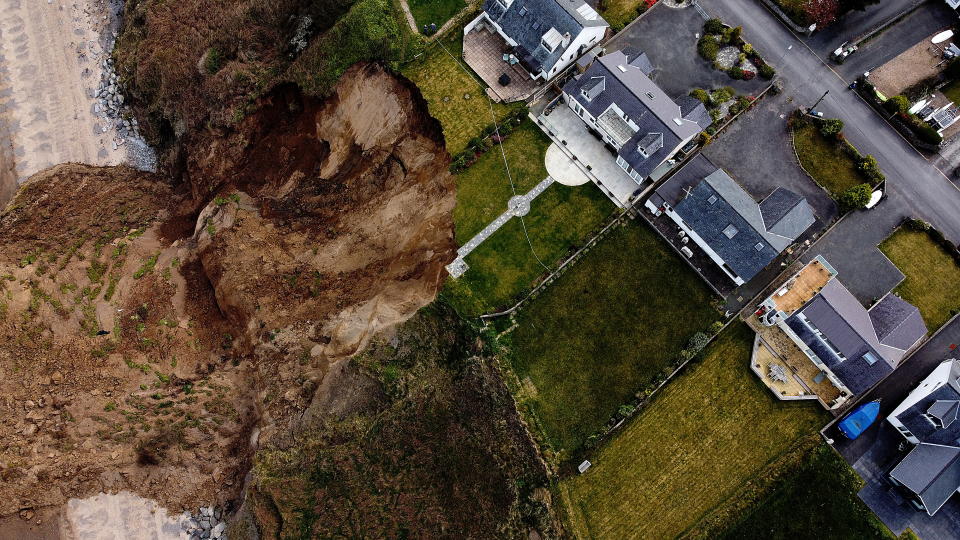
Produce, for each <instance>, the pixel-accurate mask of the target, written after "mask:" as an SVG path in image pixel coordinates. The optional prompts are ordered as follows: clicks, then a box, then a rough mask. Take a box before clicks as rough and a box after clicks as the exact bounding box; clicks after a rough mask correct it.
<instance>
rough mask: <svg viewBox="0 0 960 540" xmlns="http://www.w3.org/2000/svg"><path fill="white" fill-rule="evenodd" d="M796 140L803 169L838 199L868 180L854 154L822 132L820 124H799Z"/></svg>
mask: <svg viewBox="0 0 960 540" xmlns="http://www.w3.org/2000/svg"><path fill="white" fill-rule="evenodd" d="M793 142H794V146H796V148H797V155H798V156H799V157H800V163H801V164H803V168H804V169H806V170H807V172H808V173H810V176H813V178H814V179H815V180H816V181H817V183H819V184H820V185H821V186H823V187H824V188H826V190H827V191H829V192H830V193H831V194H832V195H833V197H834V198H837V197H839V196H840V195H842V194H843V192H844V191H846V190H848V189H850V188H852V187H853V186H856V185H857V184H862V183H864V182H866V180H864V178H863V176H861V175H860V171H859V170H858V169H857V164H856V163H855V162H854V161H853V160H852V159H851V158H850V156H848V155H847V154H846V153H844V151H843V149H842V148H841V147H840V145H839V144H835V143H833V142H831V141H828V140H827V139H825V138H824V137H823V136H822V135H820V131H818V130H817V128H816V127H814V126H812V125H803V124H799V123H798V125H797V126H795V127H794V129H793Z"/></svg>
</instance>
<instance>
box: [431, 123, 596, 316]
mask: <svg viewBox="0 0 960 540" xmlns="http://www.w3.org/2000/svg"><path fill="white" fill-rule="evenodd" d="M549 146H550V139H548V138H547V137H546V135H544V134H543V132H542V131H540V129H539V128H537V126H536V124H534V123H533V121H531V120H525V121H524V123H523V124H521V125H520V126H519V127H518V128H517V129H516V130H514V132H513V133H511V134H510V136H509V137H508V138H507V140H506V141H504V143H503V151H504V153H505V154H506V156H507V162H508V163H509V164H510V173H511V176H512V177H513V182H514V184H515V186H516V189H517V193H526V192H527V191H529V190H530V189H532V188H533V187H534V186H536V185H537V184H538V183H540V181H541V180H543V179H544V178H546V176H547V170H546V168H545V167H544V163H543V160H544V155H545V154H546V152H547V147H549ZM512 196H513V191H512V190H511V189H510V180H509V179H508V178H507V174H506V170H505V169H504V165H503V157H502V155H501V153H500V150H499V148H497V147H494V148H492V149H491V150H490V151H488V152H487V153H486V154H484V155H482V156H481V157H480V158H479V159H478V160H477V162H476V163H474V164H473V166H471V167H470V168H469V169H467V170H466V171H464V172H462V173H460V174H459V175H457V206H456V208H455V209H454V211H453V217H454V223H455V224H456V234H457V242H458V243H459V244H460V245H463V244H465V243H466V242H467V241H469V240H470V239H471V238H473V236H474V235H476V234H477V233H478V232H480V230H482V229H483V228H484V227H486V226H487V224H488V223H490V222H491V221H493V220H494V219H496V218H497V217H498V216H499V215H500V214H502V213H503V211H504V210H506V209H507V201H508V200H509V199H510V197H512ZM614 210H615V207H614V205H613V203H611V202H610V201H609V200H608V199H607V198H606V197H605V196H604V195H603V193H601V192H600V190H599V189H597V188H596V186H594V185H593V184H586V185H583V186H576V187H570V186H564V185H560V184H554V185H552V186H550V187H549V188H547V190H546V191H544V192H543V193H541V194H540V196H539V197H537V198H536V199H534V201H533V203H532V204H531V208H530V213H529V214H528V215H527V216H525V218H524V220H525V222H526V225H527V232H528V233H529V235H530V241H531V243H532V244H533V249H535V250H536V254H537V256H539V257H540V259H541V260H542V261H543V262H544V264H546V265H547V266H549V267H551V268H555V267H556V266H557V265H558V264H559V263H560V262H561V260H562V258H563V256H564V255H565V254H566V253H567V252H568V251H569V250H570V249H571V248H573V247H576V246H580V245H582V244H583V243H584V242H585V240H586V239H587V237H589V236H590V235H591V233H593V232H594V231H595V230H596V229H597V228H598V227H599V226H600V225H601V224H602V223H603V222H604V220H605V219H606V218H607V217H608V216H610V215H611V214H612V213H613V212H614ZM466 260H467V264H468V265H470V270H468V271H467V273H466V274H465V275H464V276H463V277H461V278H460V279H458V280H450V281H449V282H448V284H447V288H446V290H445V291H444V294H445V296H446V297H447V299H448V300H449V301H450V303H451V304H453V305H454V306H456V308H457V310H458V311H459V312H460V313H461V314H463V315H464V316H467V317H476V316H478V315H480V314H482V313H486V312H490V311H494V310H495V309H497V308H502V307H506V306H507V305H510V304H512V303H514V302H515V301H516V300H518V299H519V298H518V296H519V295H521V294H522V293H523V292H524V291H526V290H528V289H530V288H531V286H532V284H533V283H534V282H535V281H536V279H537V278H538V277H539V276H541V275H542V274H544V273H545V272H546V271H545V270H544V268H543V266H541V265H540V263H539V262H537V259H536V257H534V255H533V253H532V252H531V249H530V245H529V244H528V243H527V239H526V237H525V236H524V233H523V227H522V225H521V223H520V220H519V219H516V218H513V219H511V220H510V221H509V222H508V223H507V224H506V225H504V226H503V228H501V229H500V230H499V231H497V232H496V234H494V235H493V236H491V237H490V238H489V239H487V241H486V242H484V243H483V244H481V245H480V246H479V247H478V248H477V249H476V250H474V251H473V252H472V253H471V254H470V255H468V256H467V259H466Z"/></svg>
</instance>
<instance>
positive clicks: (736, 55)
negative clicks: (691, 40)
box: [697, 19, 776, 81]
mask: <svg viewBox="0 0 960 540" xmlns="http://www.w3.org/2000/svg"><path fill="white" fill-rule="evenodd" d="M742 33H743V29H742V28H741V27H739V26H737V27H730V26H728V25H726V24H723V21H721V20H720V19H710V20H708V21H707V22H706V23H704V25H703V36H702V37H701V38H700V40H699V41H698V42H697V52H698V53H699V54H700V56H701V57H702V58H703V59H705V60H709V61H711V62H713V67H714V69H717V70H719V71H723V72H726V73H727V74H728V75H730V77H731V78H734V79H743V80H747V81H749V80H750V79H753V78H754V77H756V76H757V75H760V76H761V77H763V78H764V79H772V78H773V76H774V75H775V74H776V70H774V69H773V66H771V65H770V64H767V63H766V62H765V61H764V60H763V58H761V57H760V54H759V53H757V51H756V50H755V49H754V48H753V45H751V44H750V43H747V41H746V40H744V39H743V36H742Z"/></svg>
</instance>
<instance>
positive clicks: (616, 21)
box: [600, 0, 643, 32]
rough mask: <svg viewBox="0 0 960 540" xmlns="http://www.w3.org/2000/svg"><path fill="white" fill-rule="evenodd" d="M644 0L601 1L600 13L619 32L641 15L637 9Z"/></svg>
mask: <svg viewBox="0 0 960 540" xmlns="http://www.w3.org/2000/svg"><path fill="white" fill-rule="evenodd" d="M642 5H643V0H605V1H604V2H602V3H601V6H602V8H601V9H600V15H602V16H603V18H604V19H606V20H607V22H608V23H610V28H612V29H613V31H614V32H619V31H620V30H622V29H623V27H624V26H626V25H627V24H628V23H629V22H630V21H632V20H634V19H636V18H637V17H638V16H639V12H638V11H637V9H638V8H639V7H640V6H642Z"/></svg>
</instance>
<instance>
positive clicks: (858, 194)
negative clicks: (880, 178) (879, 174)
mask: <svg viewBox="0 0 960 540" xmlns="http://www.w3.org/2000/svg"><path fill="white" fill-rule="evenodd" d="M871 195H873V188H872V187H870V184H858V185H856V186H853V187H852V188H850V189H848V190H846V191H844V192H843V195H841V196H840V201H839V202H840V207H841V208H842V209H843V210H844V211H846V210H856V209H858V208H864V207H866V206H867V203H869V202H870V196H871Z"/></svg>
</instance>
